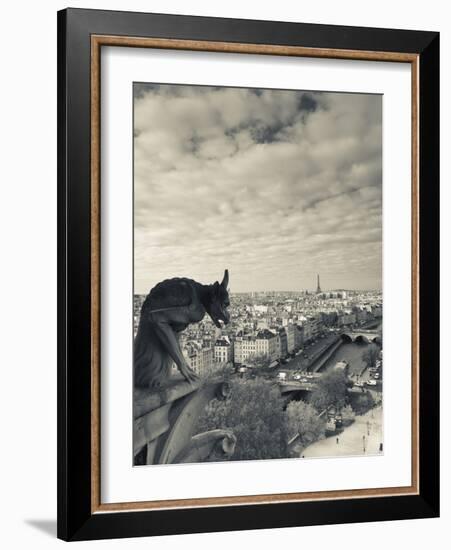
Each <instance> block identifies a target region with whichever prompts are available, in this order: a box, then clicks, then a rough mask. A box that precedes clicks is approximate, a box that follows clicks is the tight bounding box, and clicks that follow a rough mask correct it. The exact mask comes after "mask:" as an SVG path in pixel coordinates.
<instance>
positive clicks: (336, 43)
mask: <svg viewBox="0 0 451 550" xmlns="http://www.w3.org/2000/svg"><path fill="white" fill-rule="evenodd" d="M103 46H115V47H118V48H119V47H125V46H126V47H139V48H164V49H175V50H194V51H210V52H234V53H243V54H245V53H254V54H261V55H269V54H270V55H279V56H300V57H326V58H331V59H349V60H371V61H375V62H377V61H394V62H402V63H408V64H410V65H411V67H412V129H413V131H412V203H411V205H412V243H413V247H412V267H411V270H412V271H411V273H412V312H413V314H412V358H413V360H412V380H413V384H412V394H411V395H412V405H413V408H412V483H411V486H410V487H398V488H396V487H387V488H385V489H359V490H349V491H331V492H321V493H302V494H300V493H285V494H269V495H257V496H255V495H254V496H231V497H218V498H209V499H190V500H186V499H185V500H183V499H181V500H173V501H154V502H143V503H127V502H122V503H117V504H102V503H101V501H100V473H99V471H100V423H99V418H100V386H99V383H100V380H99V377H100V357H99V355H100V341H99V340H100V200H101V199H100V130H99V129H100V125H99V117H100V71H101V66H100V51H101V48H102V47H103ZM438 165H439V35H438V33H435V32H422V31H406V30H388V29H375V28H357V27H339V26H329V25H313V24H301V23H281V22H270V21H251V20H234V19H220V18H207V17H191V16H173V15H161V14H159V15H157V14H144V13H131V12H112V11H100V10H84V9H67V10H63V11H61V12H59V13H58V267H59V274H58V295H59V304H58V317H59V320H58V363H59V364H58V537H60V538H62V539H64V540H86V539H98V538H113V537H132V536H149V535H163V534H172V533H173V534H176V533H195V532H210V531H228V530H240V529H257V528H273V527H274V528H276V527H288V526H299V525H315V524H330V523H348V522H361V521H376V520H378V521H382V520H389V519H408V518H425V517H436V516H437V515H438V514H439V419H438V414H439V351H438V349H439V345H438V339H439V335H438V334H439V331H438V325H439V321H438V311H439V296H438V293H439V290H438V289H439V284H438V277H439V275H438V273H439V270H438V258H439V238H438V234H439V220H438V202H439V185H438V182H439V167H438Z"/></svg>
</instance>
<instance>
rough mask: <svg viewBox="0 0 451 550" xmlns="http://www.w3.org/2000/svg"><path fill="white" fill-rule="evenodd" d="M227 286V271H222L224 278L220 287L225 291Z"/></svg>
mask: <svg viewBox="0 0 451 550" xmlns="http://www.w3.org/2000/svg"><path fill="white" fill-rule="evenodd" d="M228 284H229V270H228V269H226V270H225V271H224V278H223V279H222V283H221V286H222V287H223V288H225V289H226V290H227V286H228Z"/></svg>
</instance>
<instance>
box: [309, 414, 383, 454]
mask: <svg viewBox="0 0 451 550" xmlns="http://www.w3.org/2000/svg"><path fill="white" fill-rule="evenodd" d="M337 440H338V443H337ZM382 442H383V414H382V406H379V407H376V408H374V409H371V410H370V411H368V412H367V413H366V414H364V415H362V416H356V418H355V421H354V422H353V423H352V424H351V425H350V426H348V427H347V428H345V429H344V430H343V431H342V432H341V433H340V434H338V435H336V436H331V437H326V438H325V439H321V440H320V441H317V442H316V443H312V445H309V446H308V447H307V448H305V449H304V450H303V451H301V457H303V458H326V457H329V458H331V457H337V456H368V455H380V454H383V451H381V444H382Z"/></svg>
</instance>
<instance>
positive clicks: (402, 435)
mask: <svg viewBox="0 0 451 550" xmlns="http://www.w3.org/2000/svg"><path fill="white" fill-rule="evenodd" d="M174 76H175V77H176V78H177V82H178V83H191V84H193V83H202V84H209V85H217V84H220V85H225V86H227V85H228V86H230V85H235V86H236V85H242V86H250V87H275V86H279V87H280V88H284V89H308V90H334V91H347V92H351V91H352V92H362V93H365V92H372V93H383V100H382V106H383V115H382V116H383V175H384V177H383V180H384V181H383V202H384V206H383V224H384V226H383V231H384V235H385V236H386V238H385V239H384V247H383V249H384V261H383V265H384V276H383V292H384V365H385V367H384V419H385V422H384V454H383V456H373V457H368V456H364V457H354V458H348V459H346V460H343V459H342V458H335V459H334V458H330V459H327V460H318V459H316V460H315V459H310V460H302V459H300V458H299V459H297V460H284V461H275V460H271V461H258V462H256V461H249V462H248V461H245V462H227V463H222V464H221V463H209V464H183V465H173V466H167V465H164V466H151V467H148V468H147V467H139V468H131V447H132V418H131V411H132V391H131V388H132V385H133V381H132V373H133V368H132V357H133V350H132V339H131V337H130V336H131V330H132V325H133V319H132V308H131V296H132V283H133V269H132V246H133V240H132V228H133V218H132V204H133V193H132V189H133V182H132V170H131V166H132V164H133V159H132V143H131V136H132V135H133V127H132V125H133V121H132V110H131V109H130V105H131V104H132V82H133V81H137V82H143V81H149V79H151V80H152V81H153V82H170V81H171V79H173V78H174ZM101 89H102V114H101V120H102V166H101V174H102V213H105V215H103V217H102V228H101V234H102V243H101V249H102V264H101V270H102V274H103V275H102V297H101V303H102V312H101V316H102V319H103V322H102V333H101V342H102V350H101V357H102V366H101V370H102V375H101V380H102V388H101V403H102V411H101V418H102V426H101V433H102V444H101V449H102V451H101V472H102V474H101V475H102V478H101V501H102V502H106V503H111V502H133V501H144V500H165V499H177V498H202V497H213V496H230V495H253V494H273V493H286V492H292V493H293V492H303V491H326V490H338V489H361V488H374V487H397V486H408V485H410V480H411V467H410V466H411V438H410V434H411V424H410V411H411V401H410V380H411V355H410V345H411V340H410V330H409V328H410V319H411V314H410V302H411V290H410V270H411V267H410V250H411V248H410V242H411V241H410V236H411V226H410V224H411V218H410V197H411V170H410V165H411V131H410V119H411V103H410V94H411V70H410V66H409V65H406V64H400V63H396V64H394V63H377V64H375V63H374V62H371V61H360V62H356V61H349V60H328V59H296V58H285V59H282V58H280V57H278V56H264V57H263V56H257V55H253V56H250V55H246V56H243V54H236V55H231V54H218V53H205V52H171V51H169V52H168V51H156V50H149V49H147V50H145V49H137V48H120V49H118V48H107V49H106V51H104V52H103V53H102V82H101ZM399 205H403V208H399ZM127 258H128V260H129V261H127ZM399 327H403V330H399ZM127 388H128V390H127ZM281 473H282V475H281Z"/></svg>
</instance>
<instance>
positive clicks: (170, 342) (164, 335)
mask: <svg viewBox="0 0 451 550" xmlns="http://www.w3.org/2000/svg"><path fill="white" fill-rule="evenodd" d="M152 326H153V327H154V329H155V332H156V333H157V335H158V338H159V339H160V341H161V343H162V344H163V346H164V347H165V348H166V351H167V352H168V354H169V356H170V357H171V359H172V360H173V361H174V363H175V364H176V365H177V367H178V369H179V371H180V373H181V374H182V375H183V376H184V377H185V378H186V379H187V380H188V381H191V380H196V379H197V378H198V377H197V375H196V374H195V372H194V371H192V370H191V369H190V367H189V366H188V364H187V362H186V360H185V357H184V356H183V353H182V350H181V349H180V344H179V342H178V340H177V337H176V336H175V333H174V331H173V330H172V327H171V326H170V325H169V323H168V322H167V321H163V320H161V321H153V322H152Z"/></svg>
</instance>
